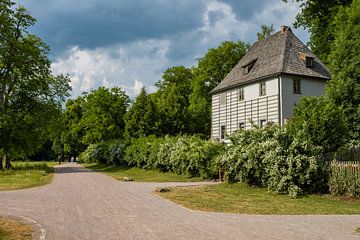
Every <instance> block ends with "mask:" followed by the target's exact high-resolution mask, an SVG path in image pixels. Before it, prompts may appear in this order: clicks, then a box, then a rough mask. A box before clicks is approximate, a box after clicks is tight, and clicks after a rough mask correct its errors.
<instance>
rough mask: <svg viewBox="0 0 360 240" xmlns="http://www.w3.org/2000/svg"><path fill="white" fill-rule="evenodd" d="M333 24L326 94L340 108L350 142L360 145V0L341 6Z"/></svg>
mask: <svg viewBox="0 0 360 240" xmlns="http://www.w3.org/2000/svg"><path fill="white" fill-rule="evenodd" d="M334 26H335V31H334V36H335V41H334V42H333V47H332V52H331V54H330V57H329V60H330V69H331V71H332V78H333V79H332V80H331V82H330V84H329V87H328V89H327V95H328V96H329V98H330V100H331V101H333V102H334V104H336V105H339V106H342V107H343V109H344V112H345V116H346V119H347V123H348V125H349V134H350V140H351V143H352V145H360V68H359V62H360V55H359V52H360V35H359V32H360V1H359V0H355V1H353V3H352V4H351V6H350V7H341V8H340V9H339V12H338V14H337V15H336V17H335V19H334Z"/></svg>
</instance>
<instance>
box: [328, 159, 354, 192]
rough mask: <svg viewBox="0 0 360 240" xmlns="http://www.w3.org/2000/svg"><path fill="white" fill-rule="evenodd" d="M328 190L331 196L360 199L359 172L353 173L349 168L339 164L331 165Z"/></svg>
mask: <svg viewBox="0 0 360 240" xmlns="http://www.w3.org/2000/svg"><path fill="white" fill-rule="evenodd" d="M329 189H330V193H331V194H332V195H337V196H349V197H360V171H354V170H352V169H351V166H347V167H346V166H342V164H341V163H337V162H333V163H332V164H331V173H330V178H329Z"/></svg>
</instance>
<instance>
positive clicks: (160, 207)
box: [0, 164, 360, 240]
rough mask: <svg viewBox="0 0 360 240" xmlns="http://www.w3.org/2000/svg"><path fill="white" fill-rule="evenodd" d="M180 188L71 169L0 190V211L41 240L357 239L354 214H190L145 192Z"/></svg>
mask: <svg viewBox="0 0 360 240" xmlns="http://www.w3.org/2000/svg"><path fill="white" fill-rule="evenodd" d="M178 184H181V185H186V183H185V184H184V183H136V182H120V181H116V180H114V179H112V178H111V177H108V176H106V175H103V174H99V173H95V172H92V171H89V170H87V169H85V168H82V167H80V166H77V165H73V164H63V165H61V166H60V167H57V168H56V174H55V176H54V179H53V182H52V183H51V184H49V185H46V186H42V187H37V188H31V189H24V190H16V191H4V192H0V213H2V214H9V215H15V216H24V217H27V218H30V219H33V220H35V221H37V222H38V223H39V224H41V225H42V226H43V227H44V228H45V229H46V239H47V240H71V239H79V240H86V239H94V240H101V239H106V240H112V239H126V240H133V239H164V240H176V239H186V240H193V239H194V240H195V239H206V240H207V239H312V240H313V239H357V238H358V235H356V234H355V233H354V230H355V228H356V227H358V226H359V227H360V216H338V215H337V216H261V215H237V214H223V213H205V212H199V211H190V210H187V209H185V208H182V207H179V206H177V205H175V204H173V203H171V202H169V201H166V200H163V199H161V198H160V197H157V196H155V195H153V194H152V192H153V191H154V190H155V188H156V187H161V186H175V185H178Z"/></svg>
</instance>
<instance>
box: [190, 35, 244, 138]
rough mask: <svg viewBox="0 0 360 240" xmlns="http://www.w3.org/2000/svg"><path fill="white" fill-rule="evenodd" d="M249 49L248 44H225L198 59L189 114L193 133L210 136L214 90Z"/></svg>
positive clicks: (239, 42)
mask: <svg viewBox="0 0 360 240" xmlns="http://www.w3.org/2000/svg"><path fill="white" fill-rule="evenodd" d="M248 48H249V44H248V43H244V42H241V41H238V42H228V41H226V42H223V43H221V44H220V45H219V46H218V47H217V48H212V49H209V51H208V52H207V53H206V54H205V56H204V57H202V58H199V59H198V65H197V67H196V68H194V70H193V71H194V80H193V81H192V84H191V88H192V92H191V95H190V106H189V113H190V115H191V119H192V120H191V125H190V128H191V132H192V133H201V134H204V135H206V136H208V135H210V125H211V120H210V116H211V96H210V93H209V92H210V91H211V90H212V89H214V88H215V87H216V86H217V85H218V84H219V83H220V82H221V81H222V80H223V79H224V78H225V76H226V75H227V74H228V73H229V72H230V71H231V69H232V68H233V67H234V66H235V65H236V64H237V63H238V62H239V60H240V58H241V57H242V56H243V55H244V54H245V53H246V51H247V50H248Z"/></svg>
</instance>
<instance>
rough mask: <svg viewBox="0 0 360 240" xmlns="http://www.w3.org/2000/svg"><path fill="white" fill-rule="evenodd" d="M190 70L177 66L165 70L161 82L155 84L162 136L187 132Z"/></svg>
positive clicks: (191, 75) (191, 77)
mask: <svg viewBox="0 0 360 240" xmlns="http://www.w3.org/2000/svg"><path fill="white" fill-rule="evenodd" d="M192 79H193V74H192V71H191V69H188V68H185V67H184V66H177V67H172V68H169V69H167V70H166V71H165V72H164V74H163V76H162V81H159V82H157V83H156V86H157V87H158V88H159V89H158V91H157V93H156V99H157V103H156V105H157V108H158V111H159V118H158V119H159V122H158V123H157V124H158V126H159V127H160V130H161V132H162V135H166V134H169V135H176V134H180V133H188V132H189V124H190V118H189V117H190V116H189V112H188V107H189V96H190V93H191V81H192Z"/></svg>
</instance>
